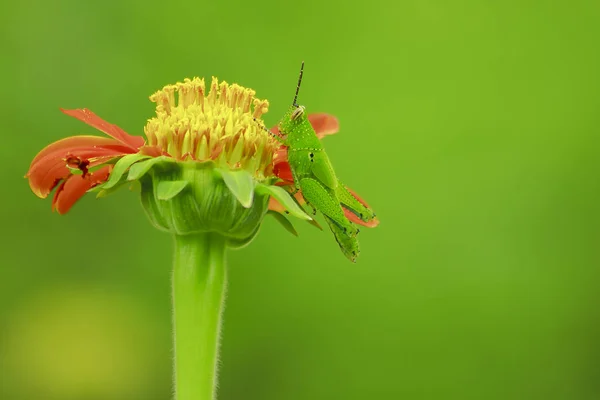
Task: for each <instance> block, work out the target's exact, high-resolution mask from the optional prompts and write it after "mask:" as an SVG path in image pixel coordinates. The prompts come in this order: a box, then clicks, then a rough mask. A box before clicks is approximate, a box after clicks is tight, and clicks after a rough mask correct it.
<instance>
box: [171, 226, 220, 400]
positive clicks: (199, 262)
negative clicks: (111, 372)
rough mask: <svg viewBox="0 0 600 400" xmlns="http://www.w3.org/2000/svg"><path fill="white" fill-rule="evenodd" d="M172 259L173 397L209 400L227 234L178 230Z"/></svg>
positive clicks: (212, 394)
mask: <svg viewBox="0 0 600 400" xmlns="http://www.w3.org/2000/svg"><path fill="white" fill-rule="evenodd" d="M174 263H175V265H174V269H173V324H174V327H173V330H174V346H175V364H174V375H175V398H176V399H177V400H213V399H214V398H215V393H216V384H217V362H218V358H219V338H220V331H221V313H222V309H223V305H224V300H225V288H226V285H227V275H226V267H225V239H224V238H223V237H222V236H220V235H218V234H195V235H176V236H175V261H174Z"/></svg>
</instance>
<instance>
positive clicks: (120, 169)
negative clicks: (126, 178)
mask: <svg viewBox="0 0 600 400" xmlns="http://www.w3.org/2000/svg"><path fill="white" fill-rule="evenodd" d="M146 158H150V156H145V155H143V154H127V155H126V156H124V157H121V159H120V160H119V161H117V163H116V164H115V167H114V168H113V170H112V172H111V173H110V177H109V178H108V181H106V183H105V184H104V185H102V189H105V190H106V189H110V188H112V187H113V186H115V185H116V184H117V183H119V182H120V181H121V178H122V177H123V175H124V174H125V171H127V170H128V169H129V167H131V166H132V165H133V164H134V163H136V162H138V161H141V160H144V159H146Z"/></svg>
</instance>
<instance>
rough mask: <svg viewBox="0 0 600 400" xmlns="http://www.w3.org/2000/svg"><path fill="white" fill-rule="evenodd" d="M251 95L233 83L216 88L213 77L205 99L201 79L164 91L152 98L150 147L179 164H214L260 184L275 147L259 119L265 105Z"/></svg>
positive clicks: (148, 132) (269, 171)
mask: <svg viewBox="0 0 600 400" xmlns="http://www.w3.org/2000/svg"><path fill="white" fill-rule="evenodd" d="M255 93H256V92H255V91H254V90H252V89H247V88H244V87H242V86H239V85H236V84H233V85H229V84H227V82H221V83H220V84H219V82H218V80H217V78H215V77H213V78H212V82H211V85H210V91H209V92H208V94H207V93H206V90H205V85H204V79H199V78H194V79H192V80H190V79H185V81H184V82H183V83H176V84H175V85H168V86H165V87H164V88H163V89H162V90H159V91H158V92H156V93H154V94H153V95H152V96H150V100H151V101H152V102H154V103H156V117H154V118H151V119H150V120H148V123H147V124H146V126H145V128H144V132H145V134H146V136H147V138H148V145H149V146H156V147H159V148H160V149H161V150H162V151H164V152H166V153H168V154H169V155H170V156H171V157H173V158H176V159H178V160H196V161H207V160H214V161H215V162H217V163H218V164H219V165H224V164H226V165H228V166H229V167H230V168H243V169H246V170H248V171H250V172H252V173H254V174H255V176H256V177H257V178H259V179H262V178H265V177H268V176H270V175H272V161H273V154H274V152H275V150H276V149H277V148H278V147H279V144H278V142H277V141H276V140H275V139H274V138H273V137H272V135H270V134H269V132H266V131H265V130H264V128H263V126H264V123H263V122H262V120H261V116H262V115H263V114H264V113H266V112H267V111H268V108H269V102H268V101H267V100H260V99H257V98H255V97H254V95H255ZM176 95H177V96H176ZM176 97H177V98H176ZM255 119H257V121H255Z"/></svg>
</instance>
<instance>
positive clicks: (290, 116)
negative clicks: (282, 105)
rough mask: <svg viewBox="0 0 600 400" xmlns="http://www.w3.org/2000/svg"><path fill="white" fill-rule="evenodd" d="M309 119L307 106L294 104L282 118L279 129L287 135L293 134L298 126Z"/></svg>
mask: <svg viewBox="0 0 600 400" xmlns="http://www.w3.org/2000/svg"><path fill="white" fill-rule="evenodd" d="M307 121H308V119H307V118H306V108H305V107H304V106H299V105H292V106H290V108H288V110H287V111H286V113H285V114H284V116H283V118H281V121H279V131H280V132H281V133H283V134H285V135H289V134H290V133H291V134H293V132H294V131H295V130H296V128H297V127H299V126H300V125H302V124H303V123H304V122H307Z"/></svg>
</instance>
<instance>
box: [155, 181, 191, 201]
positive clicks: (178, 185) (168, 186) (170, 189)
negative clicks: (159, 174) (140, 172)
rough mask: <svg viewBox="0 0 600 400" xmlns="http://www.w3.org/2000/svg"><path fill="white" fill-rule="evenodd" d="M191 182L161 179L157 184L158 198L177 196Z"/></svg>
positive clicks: (165, 198)
mask: <svg viewBox="0 0 600 400" xmlns="http://www.w3.org/2000/svg"><path fill="white" fill-rule="evenodd" d="M188 184H189V182H188V181H160V182H158V185H156V198H157V199H158V200H169V199H172V198H173V197H175V196H177V195H178V194H179V193H180V192H181V191H182V190H183V189H185V187H186V186H187V185H188Z"/></svg>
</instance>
